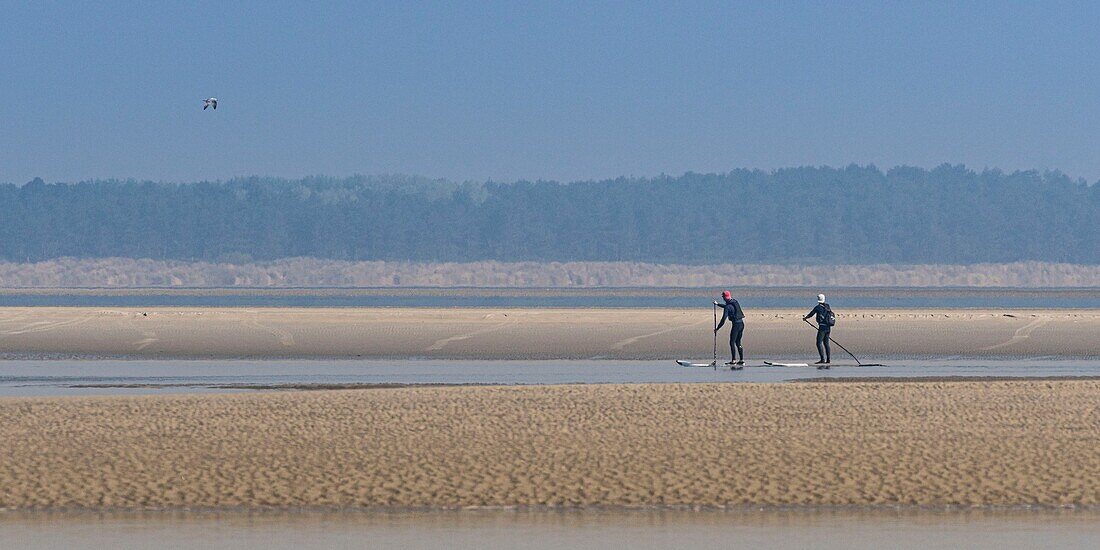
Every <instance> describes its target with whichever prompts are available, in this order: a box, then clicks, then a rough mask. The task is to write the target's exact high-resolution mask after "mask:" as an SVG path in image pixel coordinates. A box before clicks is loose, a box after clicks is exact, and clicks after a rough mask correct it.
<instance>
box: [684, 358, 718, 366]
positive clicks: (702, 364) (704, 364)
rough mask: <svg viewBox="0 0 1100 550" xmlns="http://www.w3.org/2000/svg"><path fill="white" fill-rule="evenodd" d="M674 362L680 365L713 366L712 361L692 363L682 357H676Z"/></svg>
mask: <svg viewBox="0 0 1100 550" xmlns="http://www.w3.org/2000/svg"><path fill="white" fill-rule="evenodd" d="M676 364H677V365H680V366H681V367H713V366H715V364H714V363H692V362H691V361H684V360H683V359H677V360H676Z"/></svg>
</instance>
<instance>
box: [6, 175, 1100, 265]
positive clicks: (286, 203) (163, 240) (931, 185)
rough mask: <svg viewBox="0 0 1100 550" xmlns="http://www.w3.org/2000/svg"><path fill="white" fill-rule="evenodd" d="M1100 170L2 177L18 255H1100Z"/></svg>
mask: <svg viewBox="0 0 1100 550" xmlns="http://www.w3.org/2000/svg"><path fill="white" fill-rule="evenodd" d="M1098 220H1100V186H1098V185H1090V184H1088V183H1086V182H1084V181H1082V180H1075V179H1072V178H1070V177H1068V176H1066V175H1064V174H1061V173H1059V172H1045V173H1041V172H1035V171H1027V172H1013V173H1004V172H1001V171H999V170H985V171H981V172H978V171H973V170H969V169H966V168H965V167H963V166H950V165H943V166H940V167H937V168H935V169H932V170H926V169H922V168H913V167H897V168H893V169H890V170H888V171H885V172H884V171H882V170H879V169H878V168H875V167H873V166H855V165H853V166H848V167H846V168H828V167H803V168H790V169H781V170H775V171H761V170H734V171H731V172H728V173H724V174H695V173H687V174H684V175H681V176H661V177H655V178H618V179H614V180H604V181H585V182H574V183H558V182H550V181H537V182H527V181H521V182H515V183H496V182H491V181H490V182H461V183H460V182H449V181H445V180H431V179H427V178H418V177H409V176H354V177H348V178H327V177H310V178H303V179H296V180H287V179H278V178H261V177H252V178H239V179H234V180H229V181H225V182H197V183H182V184H178V183H156V182H138V181H91V182H80V183H75V184H67V183H46V182H43V181H42V180H39V179H36V180H34V181H32V182H30V183H28V184H25V185H14V184H3V185H0V260H7V261H10V262H38V261H43V260H49V259H55V258H64V257H71V258H109V257H116V258H118V257H121V258H149V259H157V260H183V261H211V262H229V263H248V262H254V261H271V260H277V259H280V258H296V257H311V258H319V259H329V260H342V261H379V260H380V261H410V262H473V261H502V262H515V261H527V262H562V261H619V262H622V261H631V262H649V263H657V264H661V263H674V264H735V265H736V264H743V263H744V264H747V263H802V264H814V263H830V264H852V265H855V264H936V263H950V264H972V263H998V262H1000V263H1005V262H1025V261H1038V262H1059V263H1067V264H1086V265H1093V264H1100V221H1098Z"/></svg>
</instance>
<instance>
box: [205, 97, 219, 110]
mask: <svg viewBox="0 0 1100 550" xmlns="http://www.w3.org/2000/svg"><path fill="white" fill-rule="evenodd" d="M207 107H213V108H214V110H215V111H217V110H218V98H216V97H212V98H210V99H204V100H202V110H204V111H205V110H206V108H207Z"/></svg>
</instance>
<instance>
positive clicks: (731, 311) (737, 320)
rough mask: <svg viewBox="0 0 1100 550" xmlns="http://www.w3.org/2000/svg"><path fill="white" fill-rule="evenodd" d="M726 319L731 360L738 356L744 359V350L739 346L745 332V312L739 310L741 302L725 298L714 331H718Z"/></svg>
mask: <svg viewBox="0 0 1100 550" xmlns="http://www.w3.org/2000/svg"><path fill="white" fill-rule="evenodd" d="M726 319H729V320H730V355H732V356H733V359H731V361H736V360H737V358H738V356H740V357H741V360H742V361H744V360H745V350H744V348H742V347H741V337H742V336H744V334H745V312H744V311H741V304H739V303H737V300H735V299H733V298H730V299H729V300H726V305H725V306H723V308H722V320H721V321H719V322H718V326H717V327H715V328H714V332H718V329H720V328H722V325H724V324H726Z"/></svg>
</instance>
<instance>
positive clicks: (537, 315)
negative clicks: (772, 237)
mask: <svg viewBox="0 0 1100 550" xmlns="http://www.w3.org/2000/svg"><path fill="white" fill-rule="evenodd" d="M838 313H839V320H838V325H837V327H836V328H835V329H834V331H833V337H834V338H835V339H836V340H838V341H840V342H841V343H842V344H844V345H845V346H847V347H848V348H849V349H851V350H853V351H854V352H856V353H858V354H860V355H861V356H862V357H876V356H877V357H922V358H923V357H944V356H947V357H1044V356H1049V357H1084V358H1092V357H1098V356H1100V344H1098V343H1097V342H1098V341H1100V340H1098V335H1100V310H1089V309H1075V310H1022V311H1011V312H1006V311H993V310H972V309H958V310H951V309H935V310H932V309H928V310H872V309H868V310H843V311H839V312H838ZM802 314H804V312H803V311H791V310H756V311H752V312H749V313H748V317H747V318H746V330H745V337H744V346H745V348H746V350H747V352H748V353H749V354H750V357H755V358H769V357H813V356H814V355H816V353H815V351H814V329H813V328H811V327H809V326H807V325H806V324H804V323H803V322H802V321H801V315H802ZM712 323H713V320H712V314H711V312H710V311H708V310H707V309H706V308H704V309H699V310H684V309H582V308H576V309H507V308H501V309H489V308H467V309H461V308H455V309H439V308H435V309H410V308H355V309H351V308H336V309H324V308H266V309H265V308H257V309H241V308H149V309H126V308H51V307H27V308H0V357H8V358H14V357H27V358H40V357H58V358H63V357H135V358H160V359H166V358H309V357H362V358H434V359H589V358H605V359H680V358H705V357H708V356H709V355H710V352H711V346H712V333H711V327H712ZM725 337H726V334H725V329H724V330H723V334H722V335H720V337H719V351H720V353H721V355H720V356H724V354H725V353H726V352H727V351H728V348H727V347H726V345H725V342H723V341H722V340H723V339H724V338H725ZM834 351H835V352H836V353H835V356H836V357H843V352H842V351H841V350H839V349H834Z"/></svg>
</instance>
